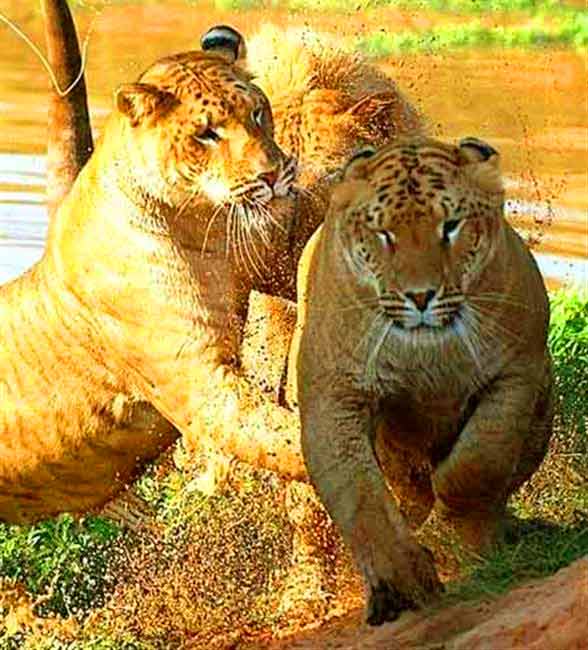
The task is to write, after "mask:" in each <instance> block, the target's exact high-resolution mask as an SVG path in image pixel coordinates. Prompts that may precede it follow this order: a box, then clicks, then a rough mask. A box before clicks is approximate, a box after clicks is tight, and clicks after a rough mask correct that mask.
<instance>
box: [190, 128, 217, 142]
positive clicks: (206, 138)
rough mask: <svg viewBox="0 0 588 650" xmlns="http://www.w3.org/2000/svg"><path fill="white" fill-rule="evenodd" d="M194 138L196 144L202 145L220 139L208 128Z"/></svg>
mask: <svg viewBox="0 0 588 650" xmlns="http://www.w3.org/2000/svg"><path fill="white" fill-rule="evenodd" d="M194 137H195V138H196V140H198V142H202V143H203V144H210V143H211V142H218V141H219V140H220V139H221V137H220V135H219V134H218V133H217V132H216V131H214V130H213V129H211V128H210V127H209V128H207V129H206V130H205V131H203V132H202V133H199V134H198V135H196V136H194Z"/></svg>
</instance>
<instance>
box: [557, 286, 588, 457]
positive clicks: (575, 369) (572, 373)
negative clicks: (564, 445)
mask: <svg viewBox="0 0 588 650" xmlns="http://www.w3.org/2000/svg"><path fill="white" fill-rule="evenodd" d="M549 348H550V350H551V354H552V356H553V363H554V370H555V376H556V394H557V405H558V409H557V410H558V416H559V418H560V420H561V428H562V429H564V430H565V431H566V432H567V433H568V434H572V433H574V432H577V433H579V434H580V436H581V440H582V441H583V443H584V448H583V449H579V450H577V451H580V452H583V453H587V452H588V437H587V435H586V433H587V423H588V291H584V292H578V291H574V290H561V291H557V292H555V293H554V294H553V295H552V298H551V325H550V329H549Z"/></svg>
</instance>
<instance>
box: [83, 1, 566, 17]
mask: <svg viewBox="0 0 588 650" xmlns="http://www.w3.org/2000/svg"><path fill="white" fill-rule="evenodd" d="M79 1H82V0H79ZM119 1H120V0H119ZM192 1H193V2H197V1H198V0H192ZM214 6H215V8H216V9H223V10H238V9H244V10H246V9H264V8H272V7H275V8H280V7H281V8H283V9H290V10H304V11H330V12H343V11H367V10H370V9H378V8H383V7H395V8H398V9H406V10H412V11H438V12H451V13H460V14H479V13H483V14H487V13H491V12H495V13H506V12H515V11H517V12H525V13H528V14H535V13H538V12H541V13H550V14H551V13H562V12H566V11H567V10H569V11H573V10H572V9H569V8H568V7H566V6H565V5H562V4H561V2H559V0H214Z"/></svg>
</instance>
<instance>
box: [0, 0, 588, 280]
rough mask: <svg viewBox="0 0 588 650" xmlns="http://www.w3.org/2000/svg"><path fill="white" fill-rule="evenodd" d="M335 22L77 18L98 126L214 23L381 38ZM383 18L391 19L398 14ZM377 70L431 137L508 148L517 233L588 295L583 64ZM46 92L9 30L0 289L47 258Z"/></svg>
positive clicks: (534, 54)
mask: <svg viewBox="0 0 588 650" xmlns="http://www.w3.org/2000/svg"><path fill="white" fill-rule="evenodd" d="M9 5H10V14H11V16H13V17H14V18H15V19H16V20H17V21H18V22H19V24H20V25H21V27H23V29H25V31H26V32H27V34H29V35H30V36H31V37H32V38H33V39H34V40H35V41H36V42H37V43H43V32H42V24H41V20H40V16H38V15H36V14H35V13H34V12H33V11H30V9H27V8H26V7H24V5H23V4H20V3H16V2H10V3H9ZM370 16H373V17H370ZM339 18H340V17H337V16H336V15H335V16H331V15H329V14H325V15H324V16H323V15H321V14H313V15H312V19H311V20H310V19H309V18H308V17H307V16H305V15H304V14H300V13H298V14H288V13H286V12H283V11H280V10H272V11H270V10H267V11H264V12H256V11H250V12H242V13H240V14H239V13H231V14H230V15H228V14H227V13H226V12H220V11H214V10H210V11H207V12H198V11H196V10H195V8H194V7H193V6H190V5H185V6H182V5H174V7H173V11H171V10H170V9H169V8H166V7H164V6H163V5H157V4H153V5H150V4H144V5H141V6H140V7H130V6H129V5H123V6H120V7H114V6H113V7H109V8H107V9H105V10H104V11H102V12H101V13H100V14H98V15H97V17H95V14H94V13H93V12H91V11H89V10H85V11H81V10H77V11H76V13H75V19H76V22H77V23H78V27H79V32H80V34H81V35H82V36H83V35H84V34H85V33H86V32H87V30H88V27H89V25H90V24H91V23H92V21H94V23H93V31H92V36H91V39H90V47H89V56H88V67H87V82H88V86H89V92H90V107H91V112H92V121H93V124H94V129H95V131H98V130H99V128H100V126H101V124H102V122H103V120H104V117H105V115H107V113H108V112H109V110H110V106H111V102H112V99H111V97H112V91H113V90H114V88H116V86H117V85H118V84H119V83H122V82H126V81H133V80H134V79H136V77H137V76H138V74H139V73H140V72H141V70H142V69H144V68H145V67H146V66H147V65H149V64H150V63H151V62H152V61H153V60H155V59H156V58H157V57H159V56H162V55H164V54H169V53H171V52H174V51H179V50H187V49H193V48H195V47H197V42H198V37H199V34H201V33H202V32H203V31H205V30H206V29H207V28H208V27H209V26H210V25H211V24H214V23H222V22H229V23H230V24H233V25H234V26H235V27H237V29H240V30H241V31H242V32H243V33H244V34H245V35H246V36H247V35H251V34H253V33H254V32H255V31H256V29H257V28H258V27H259V25H260V24H262V23H263V22H268V21H269V20H271V21H272V22H276V23H278V24H280V25H283V27H284V28H288V27H292V26H294V27H300V26H302V25H304V24H308V23H310V25H311V26H312V28H313V29H314V30H318V31H319V32H320V31H324V32H335V31H337V33H338V34H339V36H341V37H344V36H351V37H353V36H357V35H358V34H359V32H360V31H361V30H362V29H365V30H372V31H373V30H374V29H375V28H376V26H377V22H378V20H380V21H381V17H378V14H376V13H374V14H365V17H364V18H365V20H363V22H362V24H361V25H358V24H356V23H354V22H353V21H351V22H350V23H349V25H342V23H341V21H340V20H339ZM387 20H388V22H390V21H393V20H394V16H393V14H390V16H389V17H388V18H387ZM370 21H371V22H373V21H376V23H375V24H371V22H370ZM138 24H140V25H141V29H137V25H138ZM389 27H390V28H392V27H393V25H392V24H390V25H389ZM343 32H345V33H343ZM347 32H349V34H347ZM381 65H382V67H383V69H384V70H385V71H386V72H387V73H388V74H390V75H391V76H392V77H393V78H395V79H396V80H397V81H398V83H399V86H400V87H401V89H402V90H403V91H404V92H405V93H406V94H407V95H408V96H409V97H410V98H411V99H412V101H413V102H414V103H415V104H417V106H418V107H419V108H420V109H421V110H422V112H423V113H424V114H425V115H427V116H428V117H429V118H430V119H431V130H432V132H433V133H434V134H436V135H440V136H442V137H444V138H448V139H455V138H459V137H463V136H466V135H476V136H478V137H481V138H484V139H486V140H488V141H489V142H491V143H492V144H493V146H495V147H496V148H497V149H498V150H499V151H500V152H501V156H502V163H503V169H504V170H505V175H506V180H507V182H506V187H507V193H508V196H509V202H508V204H507V208H508V211H509V213H510V215H511V217H512V221H513V223H514V225H515V226H516V227H517V228H518V229H519V230H521V231H523V232H524V233H530V234H531V236H532V238H534V239H537V238H539V244H538V246H537V247H536V249H535V251H536V254H537V258H538V260H539V263H540V266H541V269H542V271H543V273H544V274H545V275H546V276H547V278H548V279H549V281H550V284H551V285H552V286H555V285H558V284H560V283H562V282H568V281H572V282H574V283H577V284H581V285H583V286H586V287H588V261H587V260H588V177H587V170H586V110H585V107H586V88H585V66H584V62H583V60H582V57H581V56H580V55H579V54H576V53H573V52H570V51H561V52H558V51H549V50H547V51H545V52H542V51H540V50H535V51H530V52H516V51H514V50H513V51H508V52H501V51H490V50H488V51H480V52H460V53H459V54H457V55H451V56H450V55H445V56H443V57H441V56H433V55H418V56H416V55H412V56H403V57H397V58H396V59H394V60H390V61H386V62H383V63H382V64H381ZM47 84H48V81H47V77H46V73H45V71H44V70H43V68H42V67H41V65H40V63H39V62H38V60H37V59H36V58H35V57H34V56H33V55H32V53H31V52H30V50H29V49H28V48H26V47H25V46H24V44H23V43H22V42H20V41H19V40H17V39H16V38H15V36H14V35H13V34H12V33H11V32H10V31H8V30H6V29H2V30H0V283H3V282H6V281H7V280H9V279H11V278H14V277H16V276H17V275H19V274H20V273H21V272H22V271H23V270H25V269H26V268H28V267H30V266H31V265H32V264H33V263H34V262H35V261H36V260H37V259H39V257H40V256H41V254H42V250H43V245H44V240H45V237H46V232H47V216H46V210H45V205H44V184H45V174H44V152H45V141H46V129H47V106H46V100H47ZM571 98H576V99H577V101H576V99H575V100H574V101H570V99H571ZM582 98H584V99H582ZM562 106H565V107H566V108H565V111H564V110H562Z"/></svg>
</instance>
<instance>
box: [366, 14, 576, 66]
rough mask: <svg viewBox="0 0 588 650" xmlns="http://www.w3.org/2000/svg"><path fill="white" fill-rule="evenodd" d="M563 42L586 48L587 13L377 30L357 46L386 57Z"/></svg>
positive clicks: (369, 52) (525, 46)
mask: <svg viewBox="0 0 588 650" xmlns="http://www.w3.org/2000/svg"><path fill="white" fill-rule="evenodd" d="M546 46H565V47H572V48H575V49H578V50H584V49H586V48H588V13H584V14H581V13H577V14H575V15H573V16H570V17H568V18H564V19H562V20H561V21H558V22H557V23H556V24H554V25H552V26H548V25H547V24H546V23H545V21H544V20H543V18H541V17H540V18H536V19H534V20H533V21H532V22H531V23H530V24H528V25H523V26H511V27H501V26H498V27H487V26H485V25H483V24H482V23H480V22H479V21H472V22H469V23H465V24H463V25H443V26H440V27H435V28H433V29H429V30H424V31H421V32H415V31H408V30H405V31H402V32H396V33H389V32H387V31H384V30H382V31H379V32H376V33H373V34H369V35H367V36H362V37H361V38H360V39H359V40H358V41H357V43H356V47H357V49H359V51H361V52H363V53H364V54H366V55H367V56H371V57H376V58H379V57H386V56H391V55H393V54H401V53H413V52H431V53H435V52H444V51H448V50H455V49H463V48H468V47H469V48H474V47H475V48H479V47H501V48H508V47H510V48H514V47H518V48H532V47H546Z"/></svg>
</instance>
